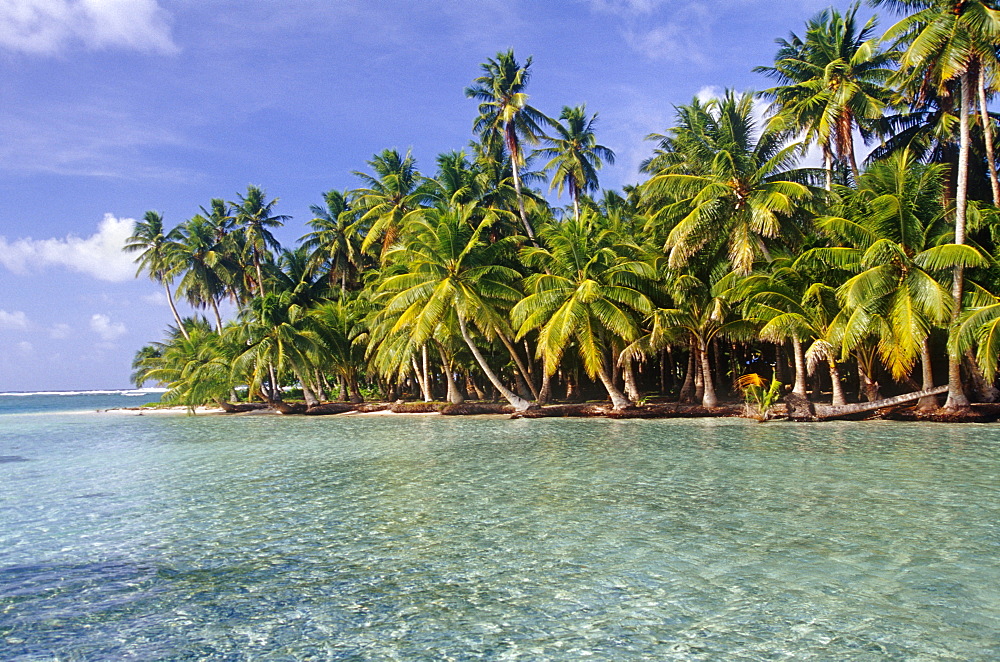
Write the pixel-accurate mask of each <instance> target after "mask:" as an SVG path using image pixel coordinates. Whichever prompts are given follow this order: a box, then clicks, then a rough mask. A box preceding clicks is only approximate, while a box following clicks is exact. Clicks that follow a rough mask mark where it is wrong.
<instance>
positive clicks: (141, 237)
mask: <svg viewBox="0 0 1000 662" xmlns="http://www.w3.org/2000/svg"><path fill="white" fill-rule="evenodd" d="M179 238H180V235H179V232H178V230H177V228H174V229H173V230H169V231H164V227H163V215H162V214H160V212H157V211H147V212H146V213H145V214H144V215H143V217H142V220H141V221H139V222H137V223H136V224H135V227H134V228H133V230H132V234H131V236H129V238H128V239H126V240H125V247H124V250H125V252H126V253H139V255H138V257H136V259H135V261H136V263H137V264H138V265H139V269H138V270H137V271H136V274H135V275H136V276H137V277H138V276H139V274H141V273H142V272H144V271H145V272H146V273H147V274H148V275H149V277H150V278H151V279H152V280H154V281H155V282H157V283H160V284H161V285H163V289H164V291H165V292H166V293H167V304H168V305H169V306H170V312H171V313H173V315H174V321H176V322H177V328H178V329H180V332H181V333H182V334H183V335H184V337H185V338H187V337H188V333H187V330H186V329H185V328H184V323H183V322H182V321H181V316H180V315H179V314H177V306H176V305H174V295H173V293H172V292H171V291H170V283H171V282H172V281H173V279H174V276H175V274H176V262H175V252H176V249H177V241H178V239H179Z"/></svg>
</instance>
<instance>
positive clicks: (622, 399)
mask: <svg viewBox="0 0 1000 662" xmlns="http://www.w3.org/2000/svg"><path fill="white" fill-rule="evenodd" d="M597 376H598V378H600V380H601V383H602V384H603V385H604V389H605V390H606V391H607V392H608V397H610V398H611V407H612V409H616V410H621V409H628V408H629V407H631V406H632V401H631V400H629V399H628V397H627V396H626V395H625V394H624V393H622V392H621V391H619V390H618V387H617V386H615V381H614V379H612V377H611V374H610V373H609V372H608V368H607V366H605V365H604V361H601V365H600V367H599V368H598V370H597Z"/></svg>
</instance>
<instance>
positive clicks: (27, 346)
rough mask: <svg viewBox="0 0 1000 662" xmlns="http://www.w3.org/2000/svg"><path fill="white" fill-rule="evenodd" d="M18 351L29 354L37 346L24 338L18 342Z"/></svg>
mask: <svg viewBox="0 0 1000 662" xmlns="http://www.w3.org/2000/svg"><path fill="white" fill-rule="evenodd" d="M17 351H18V352H20V353H21V354H24V355H25V356H27V355H29V354H32V353H33V352H34V351H35V346H34V345H32V344H31V343H30V342H28V341H27V340H22V341H21V342H19V343H17Z"/></svg>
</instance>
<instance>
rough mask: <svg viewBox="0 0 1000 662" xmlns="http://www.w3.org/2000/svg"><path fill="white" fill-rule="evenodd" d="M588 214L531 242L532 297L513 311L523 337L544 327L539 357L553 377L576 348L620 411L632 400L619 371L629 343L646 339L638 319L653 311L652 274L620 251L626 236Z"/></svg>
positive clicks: (526, 257)
mask: <svg viewBox="0 0 1000 662" xmlns="http://www.w3.org/2000/svg"><path fill="white" fill-rule="evenodd" d="M602 225H603V224H602V220H601V218H600V217H599V216H598V215H597V214H595V213H593V212H587V213H585V214H583V216H581V217H580V218H579V219H571V220H567V221H564V222H563V223H559V224H555V225H549V226H546V227H545V228H544V229H543V231H542V234H541V236H542V238H543V246H542V247H526V248H524V249H522V251H521V259H522V261H523V262H524V263H525V264H526V265H527V266H529V267H535V268H537V269H539V270H540V273H534V274H531V275H530V276H528V277H527V278H526V279H525V289H526V290H527V292H528V296H526V297H525V298H524V299H522V300H521V301H519V302H518V303H517V305H516V306H514V309H513V310H512V311H511V318H512V319H513V321H514V324H515V325H517V326H518V327H519V329H518V337H519V338H521V337H523V336H524V335H525V334H526V333H528V332H529V331H534V330H536V329H537V330H538V332H539V337H538V358H540V359H542V361H543V367H544V370H545V372H546V373H547V374H549V375H552V374H554V373H555V371H556V370H557V369H558V367H559V363H560V361H561V359H562V357H563V353H564V352H565V351H566V349H567V348H568V347H570V346H571V344H572V345H575V347H576V350H577V352H578V353H579V355H580V359H581V360H582V362H583V367H584V369H585V370H586V371H587V374H588V375H589V376H590V377H591V378H592V379H600V381H601V383H602V384H603V385H604V388H605V390H606V391H607V392H608V396H609V397H610V398H611V402H612V406H613V407H614V408H615V409H623V408H626V407H629V406H630V405H631V404H632V402H631V401H630V400H629V399H628V397H627V396H626V395H625V394H624V393H622V392H621V391H619V390H618V388H617V387H616V386H615V384H614V379H613V378H612V369H613V366H614V365H615V361H616V359H617V355H618V353H619V351H620V349H621V346H623V345H624V344H628V343H631V342H633V341H635V340H636V338H637V337H638V336H639V333H640V331H639V324H638V320H637V316H645V315H649V314H650V313H652V310H653V306H652V303H651V302H650V301H649V298H648V297H647V296H646V295H645V294H643V293H642V292H641V291H640V290H639V288H638V286H639V281H640V280H641V279H642V278H643V276H646V277H652V272H651V270H650V269H649V267H648V265H647V264H645V263H643V262H640V261H638V260H635V259H630V257H629V256H627V255H623V254H622V252H621V251H619V250H616V248H617V247H618V244H619V243H620V242H619V238H618V237H617V236H615V235H614V234H613V233H611V232H610V231H608V230H607V229H606V228H604V227H602Z"/></svg>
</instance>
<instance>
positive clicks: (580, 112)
mask: <svg viewBox="0 0 1000 662" xmlns="http://www.w3.org/2000/svg"><path fill="white" fill-rule="evenodd" d="M559 120H560V121H561V122H565V124H562V123H554V124H553V125H552V126H553V128H554V129H555V131H556V136H554V137H551V138H549V142H550V143H551V146H550V147H543V148H541V149H538V150H536V153H537V154H538V155H540V156H542V157H545V158H548V159H549V161H548V163H546V164H545V165H544V166H543V167H542V169H543V170H550V169H553V168H554V169H555V172H554V173H553V174H552V184H551V186H550V188H549V190H552V189H555V190H556V192H557V193H558V194H559V195H562V192H563V188H566V189H567V190H568V191H569V196H570V198H571V199H572V200H573V213H574V215H575V216H576V218H577V219H579V218H580V195H581V194H583V193H586V192H587V191H596V190H597V189H598V181H597V171H598V170H600V169H601V167H602V166H603V165H604V162H605V161H607V163H608V165H614V163H615V153H614V152H613V151H611V150H610V149H608V148H607V147H605V146H604V145H598V144H597V138H596V136H595V135H594V124H595V123H596V122H597V113H594V114H593V115H592V116H590V117H589V118H588V117H587V107H586V106H574V107H570V106H564V107H563V109H562V113H561V114H560V115H559Z"/></svg>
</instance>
